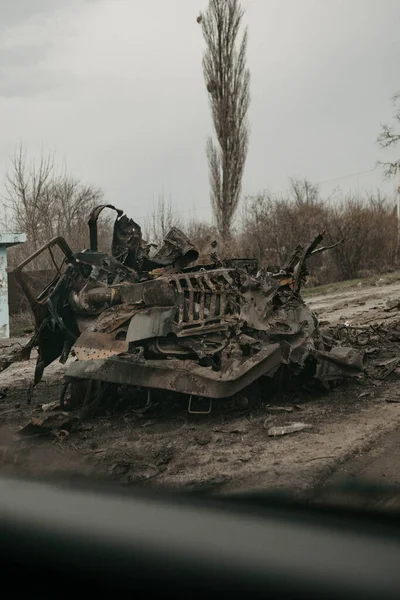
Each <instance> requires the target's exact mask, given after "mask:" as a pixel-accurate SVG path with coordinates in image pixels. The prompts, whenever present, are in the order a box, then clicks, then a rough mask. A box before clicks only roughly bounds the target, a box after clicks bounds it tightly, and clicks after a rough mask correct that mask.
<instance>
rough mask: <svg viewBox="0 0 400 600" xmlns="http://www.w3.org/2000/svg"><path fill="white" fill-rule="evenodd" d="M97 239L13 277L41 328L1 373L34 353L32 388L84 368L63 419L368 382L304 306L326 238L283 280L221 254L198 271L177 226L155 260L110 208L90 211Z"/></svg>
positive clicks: (293, 263)
mask: <svg viewBox="0 0 400 600" xmlns="http://www.w3.org/2000/svg"><path fill="white" fill-rule="evenodd" d="M104 208H109V209H112V210H115V211H116V212H117V217H116V220H115V224H114V230H113V240H112V251H111V254H107V253H105V252H101V251H99V249H98V233H97V221H98V218H99V215H100V213H101V212H102V210H103V209H104ZM89 233H90V249H87V250H83V251H81V252H77V253H73V252H72V250H71V249H70V247H69V246H68V244H67V242H66V241H65V240H64V239H63V238H60V237H58V238H54V239H52V240H51V241H50V242H48V243H47V244H46V245H45V246H43V247H42V248H41V249H40V250H38V251H37V252H35V253H34V254H33V255H32V256H30V257H29V258H28V259H27V260H25V261H24V262H23V263H21V264H20V265H19V266H18V267H17V269H16V270H15V276H16V278H17V280H18V282H19V284H20V285H21V287H22V289H23V291H24V292H25V294H26V296H27V298H28V300H29V303H30V305H31V308H32V311H33V314H34V317H35V323H36V328H35V333H34V335H33V337H32V339H31V340H30V341H29V343H28V344H27V345H26V346H25V347H24V348H22V350H20V351H19V352H18V353H16V354H15V355H14V356H13V357H12V358H10V359H9V360H8V362H7V361H6V362H5V363H4V364H3V368H5V367H6V366H7V364H10V363H11V362H14V361H16V360H24V359H27V358H29V356H30V353H31V350H32V349H33V348H36V349H37V351H38V357H37V363H36V369H35V376H34V382H33V386H31V387H32V388H33V387H34V386H36V385H37V384H38V383H39V382H40V380H41V378H42V374H43V371H44V369H45V368H46V367H47V366H48V365H49V364H50V363H52V362H53V361H54V360H56V359H59V360H60V362H62V363H65V362H66V361H67V359H68V357H69V356H70V355H72V356H73V357H75V360H74V361H72V362H70V364H69V366H68V368H67V371H66V374H65V383H64V385H63V386H62V391H61V397H60V403H61V407H62V408H63V409H67V408H70V409H71V408H82V407H84V406H93V405H94V404H97V403H99V402H100V401H101V399H102V398H104V397H105V395H108V396H109V395H110V393H111V390H114V392H115V391H116V390H118V389H119V388H124V389H125V390H126V389H129V390H131V391H135V390H141V391H142V393H143V391H144V392H145V393H146V394H147V397H148V399H150V395H151V391H152V390H164V391H169V392H176V393H179V394H184V395H186V397H187V399H188V409H189V411H191V412H194V410H193V406H192V404H191V403H192V400H193V399H195V398H196V399H198V398H199V397H200V398H203V399H206V401H207V403H208V406H209V409H208V411H209V410H210V409H211V401H212V399H222V398H228V397H232V396H234V395H235V394H238V393H239V392H241V391H242V390H243V389H244V388H246V387H247V386H250V385H252V384H258V385H262V386H264V385H266V386H268V382H269V383H271V382H273V381H275V382H276V381H277V380H279V381H280V382H282V381H289V380H290V381H292V382H293V381H294V382H296V381H302V382H304V381H306V380H307V381H312V382H314V383H315V382H319V383H320V384H323V385H324V386H325V387H327V386H328V387H329V385H330V383H329V382H330V381H334V380H337V379H340V378H343V377H347V376H350V377H351V376H359V375H360V374H362V372H363V358H362V355H361V354H360V353H359V352H357V351H356V350H355V349H353V348H351V347H347V346H341V345H340V342H338V341H335V340H333V338H332V337H329V336H328V337H327V336H325V335H324V333H323V332H322V331H321V330H320V328H319V325H318V320H317V318H316V316H315V314H313V313H312V311H311V310H310V309H309V308H308V307H307V306H306V304H305V303H304V302H303V300H302V298H301V295H300V291H301V286H302V285H303V284H304V283H305V281H306V277H307V261H308V259H309V258H310V257H312V256H313V255H314V254H315V253H316V252H320V251H323V250H325V249H327V248H320V247H318V246H319V245H320V243H321V241H322V239H323V235H324V234H323V233H321V234H319V235H317V236H316V238H315V239H314V240H313V241H312V242H311V243H310V244H309V245H307V246H306V247H302V246H298V247H297V248H296V249H295V251H294V254H293V256H292V257H291V258H290V260H289V261H288V263H287V265H286V266H285V267H284V268H283V269H279V268H267V269H260V268H259V266H258V262H257V261H256V260H252V259H249V260H246V259H230V260H220V259H219V258H218V256H217V254H216V252H213V253H212V254H211V261H212V262H211V264H198V262H197V261H198V257H199V253H198V251H197V250H196V248H195V247H194V246H193V245H192V244H191V242H190V241H189V240H188V238H187V237H186V236H185V235H184V234H183V233H182V232H181V231H179V230H178V229H177V228H175V227H173V228H172V229H171V231H170V232H169V233H168V235H167V236H166V238H165V240H164V244H163V245H162V247H161V248H160V249H159V250H158V251H157V252H156V253H155V254H154V255H153V256H150V250H151V246H149V245H146V243H145V242H144V241H143V239H142V233H141V229H140V227H139V225H137V223H135V222H134V221H133V220H132V219H129V218H128V217H127V216H126V215H124V214H123V212H122V211H120V210H118V209H116V208H115V207H114V206H111V205H101V206H98V207H97V208H96V209H94V210H93V211H92V213H91V215H90V219H89ZM329 247H332V246H329ZM214 249H215V246H214ZM55 250H57V252H59V251H61V253H62V257H63V258H62V261H61V262H62V265H61V266H58V265H56V261H55V260H54V254H55ZM44 252H48V253H50V255H51V257H52V258H53V262H54V264H55V265H56V266H57V269H56V271H57V272H56V276H55V278H54V279H53V281H52V282H51V283H50V284H49V285H48V286H47V287H46V288H45V289H44V290H43V291H42V292H41V293H40V294H39V295H36V293H34V292H33V290H32V287H31V285H30V284H29V283H28V281H27V279H26V278H25V277H24V272H26V270H27V268H28V270H29V265H30V263H31V262H32V260H34V259H35V258H37V257H38V256H39V255H41V254H42V253H44ZM0 368H1V367H0ZM208 411H204V412H208Z"/></svg>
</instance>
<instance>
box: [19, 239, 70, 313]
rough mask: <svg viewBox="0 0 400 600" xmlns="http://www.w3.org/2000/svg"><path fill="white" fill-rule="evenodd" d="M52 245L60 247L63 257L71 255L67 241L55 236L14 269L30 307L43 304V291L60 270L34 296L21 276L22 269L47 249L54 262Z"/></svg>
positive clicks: (66, 257) (58, 275)
mask: <svg viewBox="0 0 400 600" xmlns="http://www.w3.org/2000/svg"><path fill="white" fill-rule="evenodd" d="M54 246H58V247H59V248H60V250H61V251H62V252H63V253H64V255H65V259H69V258H71V257H72V255H73V253H72V250H71V248H70V247H69V245H68V244H67V242H66V241H65V239H64V238H63V237H55V238H53V239H51V240H50V241H49V242H47V244H44V245H43V246H41V247H40V248H39V249H38V250H36V252H34V253H33V254H31V255H30V256H28V258H26V259H25V260H24V261H22V262H21V263H20V264H19V265H18V266H17V267H16V268H15V269H14V273H15V278H16V280H17V281H18V283H19V285H20V286H21V288H22V290H23V291H24V293H25V295H26V297H27V299H28V301H29V303H30V304H31V306H32V308H33V307H35V306H37V305H43V304H45V302H46V300H47V298H46V296H45V293H46V291H47V290H48V289H50V288H51V287H52V286H53V285H54V283H55V282H56V281H57V279H58V278H59V277H60V271H59V270H58V272H57V275H56V276H55V277H54V279H53V280H52V281H51V282H50V283H49V284H48V285H47V286H46V288H45V289H44V290H43V291H42V292H41V294H39V296H35V295H34V294H33V293H32V290H31V288H30V286H29V285H28V284H27V282H26V280H25V279H24V277H23V273H22V271H23V269H24V268H25V267H26V266H27V265H28V264H29V263H30V262H32V261H33V260H34V259H35V258H37V257H38V256H40V254H43V252H46V250H48V251H49V252H50V256H51V257H52V259H53V262H54V258H53V253H52V251H51V249H52V248H53V247H54Z"/></svg>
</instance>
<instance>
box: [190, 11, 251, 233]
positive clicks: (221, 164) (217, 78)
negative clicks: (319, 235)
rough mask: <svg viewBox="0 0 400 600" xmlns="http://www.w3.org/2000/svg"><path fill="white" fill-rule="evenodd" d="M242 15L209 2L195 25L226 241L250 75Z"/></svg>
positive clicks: (214, 192) (244, 138)
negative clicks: (200, 36) (200, 42)
mask: <svg viewBox="0 0 400 600" xmlns="http://www.w3.org/2000/svg"><path fill="white" fill-rule="evenodd" d="M243 14H244V11H243V9H242V7H241V4H240V1H239V0H209V4H208V8H207V10H206V11H205V12H204V13H200V16H199V19H198V22H199V23H200V25H201V27H202V31H203V36H204V39H205V42H206V46H207V48H206V51H205V54H204V57H203V71H204V79H205V83H206V87H207V91H208V93H209V97H210V106H211V113H212V119H213V123H214V128H215V134H216V138H217V143H215V142H214V141H213V139H212V138H209V139H208V141H207V158H208V165H209V176H210V186H211V192H210V196H211V204H212V208H213V212H214V216H215V219H216V222H217V228H218V232H219V234H220V236H221V238H222V240H223V241H224V243H226V242H227V241H228V240H229V237H230V233H231V226H232V220H233V217H234V214H235V211H236V209H237V206H238V203H239V198H240V192H241V184H242V177H243V171H244V167H245V162H246V157H247V147H248V136H249V130H248V123H247V118H246V115H247V110H248V107H249V104H250V89H249V88H250V71H249V69H248V68H247V66H246V50H247V29H245V30H244V33H243V36H242V38H241V40H240V42H238V39H237V38H238V35H239V30H240V26H241V22H242V18H243Z"/></svg>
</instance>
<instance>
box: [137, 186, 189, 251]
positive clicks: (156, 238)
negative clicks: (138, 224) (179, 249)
mask: <svg viewBox="0 0 400 600" xmlns="http://www.w3.org/2000/svg"><path fill="white" fill-rule="evenodd" d="M181 225H182V224H181V220H180V219H179V217H178V216H177V214H176V211H175V209H174V207H173V205H172V202H171V198H169V199H168V200H165V196H164V192H161V193H160V194H159V195H158V199H157V202H156V203H155V204H153V208H152V210H151V214H150V219H149V220H148V222H147V224H146V226H145V235H146V237H147V238H148V241H149V242H152V243H154V244H157V246H161V244H162V242H163V240H164V238H165V236H166V235H167V233H168V231H169V230H170V229H171V227H181Z"/></svg>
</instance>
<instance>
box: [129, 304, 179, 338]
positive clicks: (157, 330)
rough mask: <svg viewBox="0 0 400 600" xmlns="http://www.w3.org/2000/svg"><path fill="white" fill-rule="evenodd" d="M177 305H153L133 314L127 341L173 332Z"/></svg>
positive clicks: (161, 335)
mask: <svg viewBox="0 0 400 600" xmlns="http://www.w3.org/2000/svg"><path fill="white" fill-rule="evenodd" d="M176 310H177V307H176V306H172V307H167V308H165V307H163V306H153V307H151V308H143V309H141V310H138V311H137V312H136V314H134V315H133V317H132V318H131V321H130V323H129V327H128V333H127V335H126V340H127V342H137V341H139V340H147V339H149V338H155V337H164V336H166V335H168V333H171V331H172V323H173V320H174V316H175V313H176Z"/></svg>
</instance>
